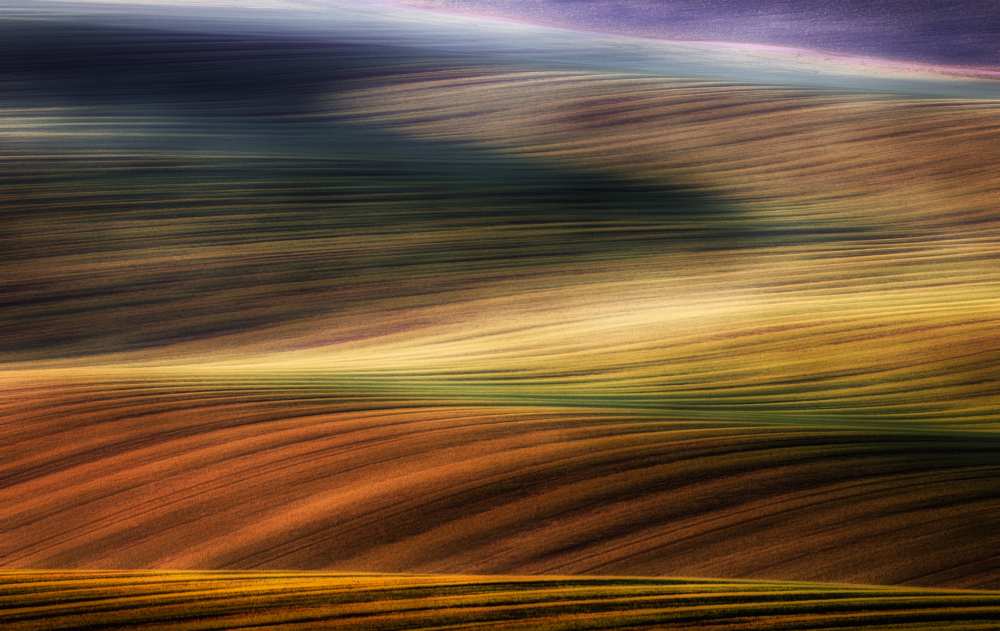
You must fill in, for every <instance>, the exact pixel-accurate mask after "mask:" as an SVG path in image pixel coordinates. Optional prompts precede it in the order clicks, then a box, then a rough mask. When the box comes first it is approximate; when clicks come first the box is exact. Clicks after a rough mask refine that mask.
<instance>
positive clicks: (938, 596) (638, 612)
mask: <svg viewBox="0 0 1000 631" xmlns="http://www.w3.org/2000/svg"><path fill="white" fill-rule="evenodd" d="M0 603H2V604H0V623H3V625H4V628H5V629H11V630H12V631H14V630H20V629H37V628H38V625H39V623H40V622H41V623H42V624H44V625H45V628H48V629H81V628H103V627H107V626H113V627H114V628H135V627H138V628H143V629H161V628H162V629H192V630H193V629H243V628H251V627H252V628H261V627H266V628H269V629H298V628H309V629H312V628H324V629H326V628H330V629H337V628H365V629H373V630H375V629H415V628H422V629H425V628H449V629H458V628H461V629H464V628H476V629H498V628H502V629H538V628H545V629H606V628H618V629H637V628H657V629H675V628H676V629H690V628H692V627H694V626H698V627H701V626H704V627H711V628H713V629H747V628H754V629H775V630H777V629H788V630H791V629H795V630H806V629H862V628H872V629H888V628H892V629H930V628H933V629H965V630H973V629H989V628H992V627H991V626H990V625H991V624H992V621H993V620H995V618H996V616H997V615H998V613H1000V594H998V593H997V592H975V591H946V590H916V589H906V588H887V587H862V586H847V585H825V584H817V583H787V582H786V583H780V582H779V583H766V582H749V581H737V582H732V581H713V580H705V579H701V580H699V579H642V578H629V579H623V578H578V577H547V578H529V577H517V576H509V577H508V576H502V577H501V576H496V577H482V576H444V575H436V576H420V575H392V574H387V575H386V574H383V575H373V574H324V573H304V572H272V573H249V572H3V573H0Z"/></svg>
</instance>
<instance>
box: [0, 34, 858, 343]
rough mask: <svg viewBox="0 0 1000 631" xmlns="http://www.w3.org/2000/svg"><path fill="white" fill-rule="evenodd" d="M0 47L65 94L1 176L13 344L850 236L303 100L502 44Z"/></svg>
mask: <svg viewBox="0 0 1000 631" xmlns="http://www.w3.org/2000/svg"><path fill="white" fill-rule="evenodd" d="M0 59H2V60H3V61H2V62H0V78H2V79H3V81H4V84H5V85H9V86H14V87H13V88H12V89H11V90H8V93H7V95H6V97H5V100H6V101H7V102H8V104H10V103H14V104H17V105H19V106H22V107H23V106H36V107H44V108H50V107H54V108H57V109H55V110H53V112H54V113H52V114H47V113H45V112H44V111H42V112H41V113H36V114H33V116H36V117H41V119H42V123H43V125H50V127H46V129H52V130H54V131H55V132H56V135H54V136H41V137H38V138H32V139H30V140H23V141H18V142H16V143H13V144H12V145H11V147H10V150H9V151H8V152H7V153H8V154H11V153H12V155H13V157H11V158H8V159H7V164H6V165H4V166H5V168H4V173H3V175H0V193H2V198H0V213H2V215H0V217H2V218H0V269H2V274H3V276H4V277H6V278H7V279H8V282H7V283H6V287H5V291H4V292H3V294H2V296H0V353H2V355H0V357H2V358H4V359H6V360H21V359H34V358H41V357H62V356H70V355H81V354H88V353H94V352H108V351H115V350H126V349H133V348H140V347H148V346H154V345H160V344H166V343H171V342H175V341H180V340H186V339H196V338H205V337H210V336H214V335H220V334H226V333H233V332H239V331H244V330H247V329H251V328H254V327H259V326H264V325H272V324H276V323H281V322H287V321H290V320H294V319H298V318H305V317H310V316H316V315H320V314H330V313H347V312H352V313H359V312H360V313H363V312H365V311H366V310H368V311H370V312H372V313H378V312H380V310H382V309H385V308H388V307H390V306H392V305H407V306H413V305H420V304H439V303H441V302H446V301H447V300H448V297H447V295H448V292H452V291H455V290H459V289H463V288H469V287H474V286H480V285H483V284H487V283H494V282H496V281H500V280H503V281H515V282H516V281H519V280H522V279H527V278H531V277H538V276H540V275H543V274H544V275H548V276H555V277H559V276H560V275H566V276H567V277H571V276H573V275H575V274H577V273H578V272H579V271H580V270H581V269H584V268H585V267H586V266H588V265H589V266H590V267H591V268H593V266H594V263H595V261H596V262H598V264H600V263H599V262H600V261H612V260H615V259H630V258H634V257H639V256H642V255H644V254H653V253H656V254H659V253H663V252H669V251H672V250H706V249H733V248H752V247H755V246H759V245H761V244H766V245H774V244H780V243H796V242H801V241H802V240H816V239H819V240H826V239H836V238H840V237H842V236H843V235H844V233H843V231H842V230H838V231H828V232H825V231H824V230H823V229H822V228H820V227H815V226H813V227H788V226H783V227H777V226H767V225H761V224H759V223H754V222H751V221H749V220H748V219H747V218H746V217H745V216H743V214H742V213H741V211H740V209H739V208H738V207H737V206H736V205H734V204H733V203H731V202H729V201H727V200H724V199H721V198H719V197H717V196H713V195H710V194H706V193H704V192H699V191H695V190H690V189H686V188H684V187H678V186H670V185H668V184H650V183H642V182H638V181H632V180H629V179H627V178H621V177H617V176H614V175H610V174H607V173H601V172H597V171H584V170H580V169H578V168H574V167H570V166H568V165H565V164H560V163H556V162H551V161H542V160H535V159H528V158H519V157H511V156H508V155H501V154H498V153H496V152H491V151H488V150H484V149H482V148H477V147H474V146H471V145H467V144H460V143H455V142H449V141H445V140H434V139H414V138H406V137H402V136H400V135H398V134H394V133H392V132H390V131H388V130H385V129H380V128H377V127H374V126H371V125H368V126H360V125H355V124H352V123H351V122H350V121H346V120H344V119H343V118H338V117H337V116H336V113H333V114H334V115H333V117H332V119H333V120H330V117H329V116H324V117H323V120H317V119H310V118H308V117H306V116H303V115H304V114H309V113H311V112H314V111H316V108H319V107H326V105H324V104H328V103H330V102H331V101H330V100H329V99H326V98H324V97H327V96H329V95H331V94H334V93H336V91H337V90H338V89H340V88H341V87H342V86H344V85H353V83H352V82H353V81H355V80H359V79H365V80H378V79H379V78H386V77H389V76H391V75H399V74H406V73H408V72H413V71H419V70H421V69H428V68H440V67H447V66H448V65H449V64H459V63H460V64H461V65H462V66H463V67H468V66H470V65H474V64H475V63H477V62H482V63H488V60H469V59H464V58H462V59H458V58H452V57H448V56H443V57H441V58H432V57H427V56H425V57H418V56H414V55H412V54H408V53H407V52H406V51H401V50H397V49H394V48H393V47H391V46H386V47H375V48H372V47H370V46H356V45H353V44H339V43H337V42H321V41H314V40H308V39H302V38H296V39H290V40H281V39H278V38H276V36H269V37H264V38H259V39H254V38H252V37H250V36H245V35H241V36H239V37H237V36H219V37H218V38H215V37H210V36H207V35H204V34H191V33H169V32H158V31H137V30H123V29H111V28H98V27H82V26H73V25H69V24H49V23H47V22H40V23H38V24H30V25H27V26H26V25H23V24H22V25H20V26H18V27H16V28H12V27H11V25H10V24H9V23H0ZM60 108H67V109H60ZM324 114H326V113H324ZM46 117H49V118H46ZM855 236H856V235H855Z"/></svg>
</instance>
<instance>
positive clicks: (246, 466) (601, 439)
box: [0, 383, 1000, 587]
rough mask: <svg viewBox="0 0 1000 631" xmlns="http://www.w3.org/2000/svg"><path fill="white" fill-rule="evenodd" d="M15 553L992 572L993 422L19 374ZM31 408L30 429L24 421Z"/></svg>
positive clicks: (184, 562) (570, 568)
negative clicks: (526, 402)
mask: <svg viewBox="0 0 1000 631" xmlns="http://www.w3.org/2000/svg"><path fill="white" fill-rule="evenodd" d="M18 398H19V399H20V400H21V402H20V403H18V404H15V405H12V406H8V408H7V409H5V410H4V414H5V416H16V417H17V418H19V419H21V421H20V422H19V423H17V424H14V423H6V424H5V425H4V427H3V433H2V437H3V440H2V441H0V442H2V443H3V444H14V445H18V447H19V451H18V452H14V453H7V454H4V457H3V458H2V459H0V461H2V463H3V464H2V465H0V480H2V484H3V491H2V492H0V506H3V508H4V513H3V515H2V518H3V521H4V523H5V525H6V526H5V530H4V532H3V533H0V563H3V564H4V565H6V566H8V567H10V566H14V567H41V568H44V567H122V568H129V567H175V568H189V567H213V568H223V567H225V568H288V567H299V568H336V569H349V568H353V569H358V570H375V569H378V570H391V571H401V570H407V571H411V570H412V571H421V572H455V571H458V570H459V569H463V568H464V571H473V572H490V573H556V574H565V573H574V574H578V573H591V574H595V573H597V574H647V575H648V574H660V575H671V574H675V575H676V574H683V573H692V574H695V575H702V576H714V575H725V576H736V577H744V576H751V577H768V578H772V577H783V578H794V579H801V580H829V579H834V578H836V579H838V580H848V581H851V582H859V583H861V582H867V583H912V584H923V585H952V586H968V587H996V586H997V585H998V584H997V582H996V581H997V575H996V573H995V568H996V562H997V559H996V557H995V556H993V555H992V553H991V552H990V551H991V550H995V549H997V547H998V546H1000V535H998V533H1000V521H998V518H997V516H998V509H1000V503H998V502H1000V499H998V498H997V496H996V492H995V481H996V479H997V475H998V474H1000V465H998V463H997V454H998V453H1000V443H997V441H996V440H995V436H993V435H992V434H982V433H950V434H949V433H942V432H937V431H926V430H925V431H920V430H913V429H911V430H900V429H896V430H893V429H884V430H881V431H877V430H874V429H871V428H868V429H836V428H828V429H823V428H820V427H815V426H814V427H810V426H808V425H804V424H796V425H788V426H774V425H770V426H768V425H742V424H741V425H726V424H722V423H719V422H712V421H691V420H673V421H672V420H664V419H663V417H662V416H661V415H659V414H637V413H636V412H634V411H628V410H619V411H614V410H608V409H587V408H583V407H580V408H578V409H576V410H569V409H566V408H559V407H525V406H516V405H508V406H504V407H492V408H484V407H480V406H471V405H470V406H463V407H458V406H455V405H453V404H450V405H449V404H444V403H438V404H433V403H429V402H426V401H424V402H419V401H418V402H413V401H406V400H399V399H392V398H388V399H386V400H384V401H381V402H380V403H378V404H375V403H374V402H373V401H372V399H371V396H370V394H369V396H365V397H350V396H349V395H346V394H339V395H338V394H334V393H332V392H330V391H325V392H324V391H323V390H322V389H319V388H316V387H313V388H310V387H308V386H306V385H302V386H299V387H297V388H294V389H293V388H291V387H289V386H275V387H274V388H273V389H269V390H263V389H260V388H259V387H245V388H237V387H233V388H232V389H230V390H223V389H219V387H218V386H217V385H215V386H213V385H211V384H203V386H202V387H200V388H198V389H194V388H193V387H191V386H189V387H188V388H181V387H179V386H177V385H171V384H163V385H161V386H160V387H158V388H155V389H154V388H152V387H150V385H148V384H143V385H132V386H128V385H124V384H121V383H114V384H108V383H104V384H91V385H89V386H87V387H82V386H80V385H73V384H52V385H49V386H46V387H38V386H33V387H25V388H23V389H21V390H19V396H18ZM26 428H30V429H26Z"/></svg>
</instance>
